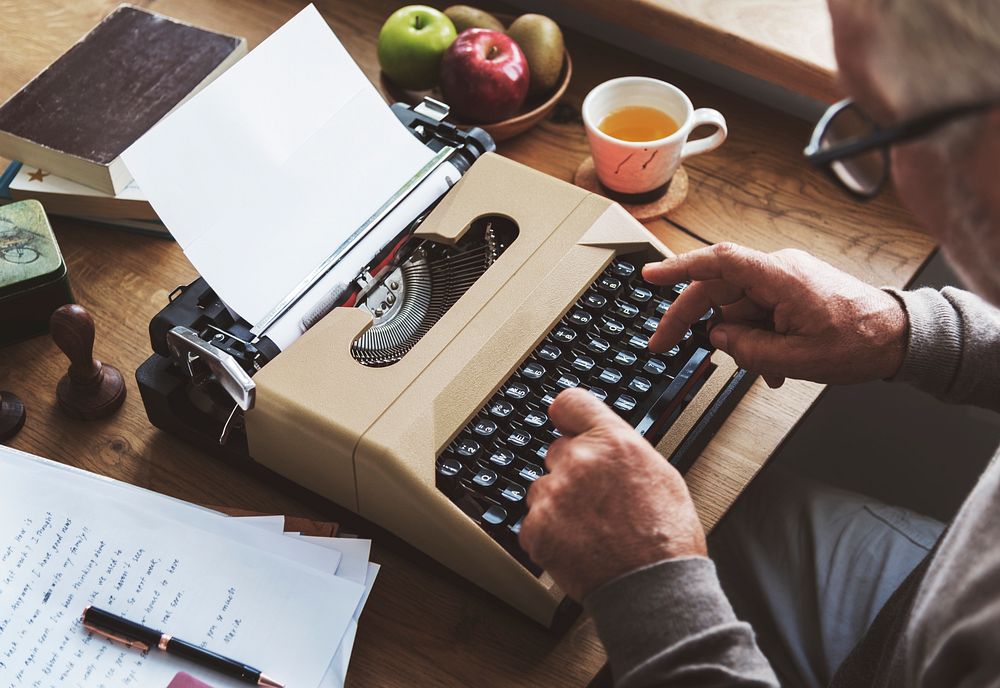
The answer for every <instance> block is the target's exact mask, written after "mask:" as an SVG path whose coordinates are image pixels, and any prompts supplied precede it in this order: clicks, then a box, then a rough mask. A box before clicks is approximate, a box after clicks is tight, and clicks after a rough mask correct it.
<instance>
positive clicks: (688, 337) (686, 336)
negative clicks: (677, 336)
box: [681, 330, 694, 342]
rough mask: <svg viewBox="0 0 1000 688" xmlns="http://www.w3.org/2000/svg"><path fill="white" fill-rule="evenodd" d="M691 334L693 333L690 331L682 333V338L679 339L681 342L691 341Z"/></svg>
mask: <svg viewBox="0 0 1000 688" xmlns="http://www.w3.org/2000/svg"><path fill="white" fill-rule="evenodd" d="M692 334H694V333H693V332H692V331H691V330H688V331H687V332H685V333H684V336H683V337H681V341H682V342H686V341H687V340H689V339H691V335H692Z"/></svg>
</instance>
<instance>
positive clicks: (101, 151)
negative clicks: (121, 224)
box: [0, 5, 246, 193]
mask: <svg viewBox="0 0 1000 688" xmlns="http://www.w3.org/2000/svg"><path fill="white" fill-rule="evenodd" d="M245 52H246V41H245V40H244V39H242V38H238V37H235V36H227V35H224V34H219V33H215V32H212V31H207V30H205V29H200V28H197V27H194V26H190V25H188V24H184V23H182V22H179V21H176V20H173V19H170V18H169V17H165V16H163V15H159V14H156V13H153V12H149V11H147V10H144V9H140V8H138V7H132V6H130V5H121V6H119V7H118V8H117V9H116V10H115V11H114V12H112V13H111V14H109V15H108V16H107V17H105V18H104V19H103V20H102V21H101V23H100V24H98V25H97V26H96V27H95V28H94V29H93V30H91V31H90V33H88V34H87V35H86V36H84V37H83V38H82V39H81V40H80V41H79V42H78V43H77V44H76V45H74V46H73V47H72V48H70V49H69V50H68V51H67V52H66V53H64V54H63V55H62V56H61V57H60V58H59V59H58V60H56V61H55V62H53V63H52V64H51V65H49V67H47V68H46V69H45V70H44V71H43V72H42V73H41V74H39V75H38V76H36V77H35V78H34V79H33V80H32V81H31V82H29V83H28V84H27V85H26V86H25V87H24V88H22V89H21V90H20V91H18V92H17V93H15V94H14V95H13V96H11V98H10V99H9V100H8V101H7V102H6V103H4V104H3V106H0V154H3V155H4V156H6V157H10V158H15V159H20V160H22V161H24V162H27V163H30V164H33V165H38V166H39V167H42V168H44V169H46V170H48V171H50V172H53V173H55V174H57V175H59V176H63V177H68V178H70V179H74V180H75V181H79V182H81V183H84V184H88V185H90V186H97V184H95V182H101V180H100V179H95V177H94V175H97V176H98V177H100V176H101V171H100V170H101V168H104V169H105V170H108V172H107V173H106V174H105V175H104V176H107V177H111V178H113V177H115V172H114V170H112V169H111V168H113V167H114V166H115V165H116V164H120V161H118V156H119V155H121V153H122V152H123V151H124V150H125V149H126V148H128V147H129V146H130V145H131V144H132V143H133V142H135V141H136V140H137V139H138V138H139V137H140V136H142V135H143V134H144V133H145V132H146V131H148V130H149V128H150V127H152V126H153V125H154V124H156V123H157V122H158V121H159V120H160V119H161V118H162V117H163V116H164V115H166V114H167V113H168V112H170V110H172V109H173V108H174V107H175V106H177V105H178V104H179V103H180V102H182V101H183V100H184V99H185V98H187V97H188V96H190V95H192V94H193V93H194V92H196V91H197V90H199V89H200V88H201V87H202V86H204V85H205V84H207V83H208V81H210V80H211V78H214V77H215V76H217V75H218V74H219V73H221V71H223V69H225V68H226V67H228V66H229V65H230V64H231V63H232V62H235V61H236V59H238V58H239V57H240V56H242V55H243V54H244V53H245ZM31 149H35V150H34V151H31ZM29 151H30V152H29ZM40 157H41V158H44V161H43V160H41V159H39V158H40ZM53 158H63V159H66V158H70V159H71V160H70V161H68V162H63V163H57V164H52V161H53ZM123 167H124V166H122V172H124V173H125V175H126V176H125V178H124V181H123V182H121V186H124V184H125V183H127V182H128V181H129V178H128V176H127V171H124V169H123ZM85 170H89V171H85ZM67 172H68V173H67ZM81 175H82V176H84V177H86V178H80V177H81ZM119 176H120V175H119ZM109 181H110V180H109ZM114 181H115V182H118V181H119V180H114ZM112 186H116V187H117V186H119V184H118V183H114V184H112ZM102 187H103V188H102ZM102 187H98V188H102V190H105V191H106V190H107V188H106V185H102ZM117 190H118V189H114V190H113V191H111V193H115V192H116V191H117Z"/></svg>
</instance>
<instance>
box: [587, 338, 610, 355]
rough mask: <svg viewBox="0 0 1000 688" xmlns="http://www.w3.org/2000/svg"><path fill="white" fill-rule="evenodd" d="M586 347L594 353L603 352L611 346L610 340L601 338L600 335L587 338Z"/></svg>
mask: <svg viewBox="0 0 1000 688" xmlns="http://www.w3.org/2000/svg"><path fill="white" fill-rule="evenodd" d="M587 348H588V349H590V350H591V351H593V352H594V353H595V354H603V353H604V352H605V351H607V350H608V349H610V348H611V342H609V341H608V340H607V339H601V338H600V337H591V338H590V339H588V340H587Z"/></svg>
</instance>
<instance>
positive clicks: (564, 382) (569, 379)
mask: <svg viewBox="0 0 1000 688" xmlns="http://www.w3.org/2000/svg"><path fill="white" fill-rule="evenodd" d="M556 385H558V386H559V387H562V388H563V389H571V388H573V387H579V386H580V378H578V377H577V376H576V375H572V374H570V373H563V374H562V375H560V376H559V379H558V380H556Z"/></svg>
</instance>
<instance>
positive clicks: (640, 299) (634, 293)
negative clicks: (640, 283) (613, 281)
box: [628, 287, 653, 303]
mask: <svg viewBox="0 0 1000 688" xmlns="http://www.w3.org/2000/svg"><path fill="white" fill-rule="evenodd" d="M628 297H629V298H630V299H631V300H633V301H635V302H636V303H646V302H647V301H649V300H650V299H651V298H653V292H651V291H650V290H649V289H646V287H633V288H632V290H631V291H630V292H629V293H628Z"/></svg>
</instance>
